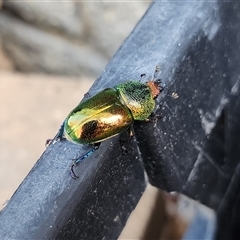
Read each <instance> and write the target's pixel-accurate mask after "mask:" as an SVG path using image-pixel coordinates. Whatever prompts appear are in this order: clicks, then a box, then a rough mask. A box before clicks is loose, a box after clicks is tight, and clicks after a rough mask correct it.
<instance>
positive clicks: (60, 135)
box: [45, 121, 65, 147]
mask: <svg viewBox="0 0 240 240" xmlns="http://www.w3.org/2000/svg"><path fill="white" fill-rule="evenodd" d="M64 123H65V121H64V122H63V123H62V125H61V127H60V129H59V131H58V133H57V135H56V136H55V137H54V138H49V139H47V140H46V142H45V146H46V147H48V146H50V145H51V144H52V143H53V142H54V141H57V140H59V141H62V140H63V132H64Z"/></svg>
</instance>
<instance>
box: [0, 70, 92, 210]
mask: <svg viewBox="0 0 240 240" xmlns="http://www.w3.org/2000/svg"><path fill="white" fill-rule="evenodd" d="M92 83H93V80H92V79H83V78H81V79H77V78H69V77H68V78H66V77H65V78H64V77H52V76H46V75H34V74H32V75H27V74H16V73H15V74H14V73H8V72H5V73H4V72H0V111H1V114H0V209H2V208H3V204H4V203H5V202H6V201H7V200H8V199H9V198H10V197H11V196H12V194H13V192H14V191H15V190H16V189H17V187H18V186H19V184H20V183H21V182H22V180H23V179H24V177H25V176H26V175H27V174H28V172H29V171H30V169H31V168H32V167H33V165H34V164H35V162H36V161H37V159H38V158H39V157H40V156H41V154H42V152H43V151H44V150H45V141H46V139H48V138H51V137H54V136H55V134H56V133H57V131H58V129H59V127H60V125H61V123H62V121H63V119H64V118H65V117H66V115H67V114H68V113H69V111H70V110H71V109H72V108H73V107H75V106H76V105H77V104H78V103H79V101H80V100H81V99H82V98H83V95H84V94H85V93H86V92H87V91H88V89H89V88H90V86H91V85H92Z"/></svg>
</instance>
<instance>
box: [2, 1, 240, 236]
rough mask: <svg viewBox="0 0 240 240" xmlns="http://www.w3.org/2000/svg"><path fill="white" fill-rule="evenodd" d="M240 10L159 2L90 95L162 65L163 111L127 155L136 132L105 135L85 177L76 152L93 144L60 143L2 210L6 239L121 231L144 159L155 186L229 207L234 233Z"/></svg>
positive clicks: (233, 5) (139, 187)
mask: <svg viewBox="0 0 240 240" xmlns="http://www.w3.org/2000/svg"><path fill="white" fill-rule="evenodd" d="M239 8H240V6H239V2H222V3H221V2H213V1H211V2H207V1H196V2H189V1H187V2H175V1H164V2H155V3H153V4H152V5H151V7H150V8H149V10H148V11H147V13H146V14H145V15H144V17H143V18H142V19H141V21H140V22H139V24H138V25H137V26H136V27H135V29H134V30H133V32H132V33H131V34H130V36H129V37H128V38H127V40H126V41H125V42H124V43H123V45H122V46H121V48H120V49H119V50H118V52H117V53H116V55H115V56H114V57H113V59H112V60H111V61H110V63H109V65H108V66H107V67H106V69H105V70H104V71H103V73H102V75H101V76H100V77H99V78H98V79H97V80H96V82H95V83H94V85H93V87H92V88H91V89H90V91H89V94H90V95H93V94H95V93H96V92H98V91H99V90H101V89H104V88H106V87H112V86H115V85H117V84H119V83H121V82H124V81H126V80H129V79H139V76H140V74H142V73H145V74H146V76H147V78H148V77H151V75H152V74H153V71H154V69H155V66H156V65H158V64H159V65H160V66H161V69H162V71H161V73H160V75H159V76H160V77H161V78H162V79H163V81H164V82H165V84H166V88H165V90H164V93H163V94H162V96H161V97H160V98H159V100H158V106H157V109H156V112H157V114H160V115H162V119H161V120H159V121H157V122H156V123H153V122H148V123H144V122H136V123H135V124H134V129H135V137H136V139H135V140H129V139H126V141H127V143H126V144H125V146H126V147H127V154H123V152H122V148H121V144H120V143H119V140H120V138H127V137H126V135H124V134H123V135H121V136H120V137H115V138H113V139H110V140H107V141H105V142H104V143H103V144H102V145H101V147H100V149H99V150H98V151H97V152H96V153H94V154H93V155H92V156H91V157H89V158H88V159H86V160H85V161H83V162H82V163H81V164H79V165H78V167H77V168H76V174H77V175H78V176H80V179H78V180H77V181H74V180H72V179H71V177H70V176H69V166H70V164H71V161H70V159H72V158H73V157H75V156H76V154H81V153H83V152H85V151H86V148H87V146H80V145H74V144H72V143H69V142H67V141H62V142H57V143H55V144H53V145H51V146H50V147H49V148H47V150H46V151H45V152H44V153H43V155H42V156H41V158H40V159H39V161H38V162H37V163H36V165H35V166H34V168H33V169H32V171H31V172H30V173H29V175H28V176H27V177H26V179H25V180H24V181H23V183H22V184H21V186H20V187H19V188H18V190H17V191H16V192H15V194H14V196H13V197H12V199H11V200H10V201H9V203H8V205H7V206H6V207H5V209H4V210H3V211H2V212H1V215H0V238H1V239H4V238H18V239H20V238H24V239H43V238H47V239H49V238H57V239H66V238H68V239H116V238H117V236H118V235H119V233H120V232H121V230H122V228H123V226H124V224H125V222H126V220H127V217H128V216H129V214H130V213H131V211H132V210H133V209H134V207H135V206H136V204H137V202H138V200H139V198H140V196H141V194H142V192H143V190H144V188H145V184H146V181H145V177H144V170H143V164H144V168H145V169H146V172H147V175H148V178H149V181H150V183H152V184H153V185H155V186H157V187H159V188H162V189H165V190H167V191H173V190H177V191H179V192H182V193H184V194H186V195H188V196H190V197H191V198H193V199H197V200H199V201H200V202H202V203H204V204H206V205H207V206H210V207H212V208H214V209H218V208H219V209H220V210H219V229H220V230H219V233H221V231H222V232H225V233H228V231H229V230H228V229H230V228H228V229H227V228H226V229H225V228H224V227H225V224H227V223H226V222H224V221H221V220H223V219H224V218H225V215H226V213H227V212H229V211H230V212H231V213H232V214H233V215H232V216H234V218H231V217H230V220H232V219H234V222H235V221H236V220H237V221H238V220H239V217H237V216H236V215H234V213H233V210H234V208H232V209H231V204H229V199H233V200H232V202H234V201H235V200H236V198H237V199H238V197H237V196H238V195H237V193H236V192H235V193H234V192H232V191H238V188H236V186H238V184H239V178H238V177H237V176H238V175H239V174H238V172H239V171H236V170H235V169H236V166H237V165H238V162H239V159H240V158H239V155H240V151H239V139H240V138H239V136H240V135H239V122H240V121H239V120H240V119H239V118H240V116H239V76H240V68H239V57H240V54H239V52H240V49H239V47H240V45H239V39H240V36H239V31H240V30H239V29H240V26H239V24H240V21H239V20H240V19H239V18H240V15H239V12H240V11H239V10H240V9H239ZM69 110H70V109H69ZM142 162H143V164H142ZM232 176H234V177H233V178H232ZM234 186H235V187H234ZM231 189H232V190H231ZM226 191H227V193H228V194H225V193H226ZM229 192H230V193H229ZM228 196H230V197H228ZM230 202H231V201H230ZM238 203H239V201H238V202H237V201H236V204H237V205H236V206H239V204H238ZM230 220H229V222H231V221H230ZM238 222H239V221H238ZM236 231H237V230H236Z"/></svg>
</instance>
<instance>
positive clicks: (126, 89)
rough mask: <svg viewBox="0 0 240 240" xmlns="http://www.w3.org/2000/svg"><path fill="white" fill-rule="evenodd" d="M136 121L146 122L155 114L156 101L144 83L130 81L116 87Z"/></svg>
mask: <svg viewBox="0 0 240 240" xmlns="http://www.w3.org/2000/svg"><path fill="white" fill-rule="evenodd" d="M115 89H117V90H118V92H119V95H120V96H121V99H122V101H123V102H124V105H126V106H127V107H128V108H129V109H130V111H131V113H132V115H133V118H134V120H145V119H147V118H148V117H149V116H150V114H151V113H152V112H153V110H154V107H155V101H154V99H153V96H152V94H151V90H150V88H149V87H148V86H147V85H146V84H143V83H140V82H135V81H129V82H126V83H122V84H119V85H118V86H116V87H115Z"/></svg>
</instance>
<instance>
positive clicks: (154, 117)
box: [145, 112, 162, 123]
mask: <svg viewBox="0 0 240 240" xmlns="http://www.w3.org/2000/svg"><path fill="white" fill-rule="evenodd" d="M161 118H162V115H159V114H156V113H154V112H152V113H151V115H150V116H149V117H148V118H146V119H145V121H146V122H153V123H156V122H157V121H158V120H159V119H161Z"/></svg>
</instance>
